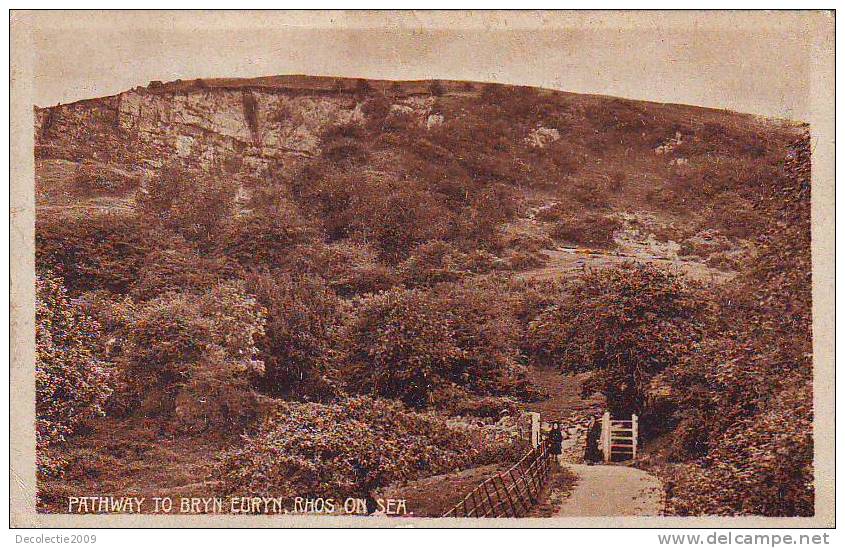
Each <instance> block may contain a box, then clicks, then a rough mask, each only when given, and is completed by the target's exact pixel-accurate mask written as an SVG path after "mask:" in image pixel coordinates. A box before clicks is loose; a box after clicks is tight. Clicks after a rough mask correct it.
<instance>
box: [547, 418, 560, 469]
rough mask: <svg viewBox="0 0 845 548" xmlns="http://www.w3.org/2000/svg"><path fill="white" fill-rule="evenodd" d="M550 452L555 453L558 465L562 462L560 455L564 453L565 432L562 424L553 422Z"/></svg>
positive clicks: (550, 435)
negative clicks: (563, 432)
mask: <svg viewBox="0 0 845 548" xmlns="http://www.w3.org/2000/svg"><path fill="white" fill-rule="evenodd" d="M548 440H549V452H550V453H551V454H552V455H554V458H555V463H556V465H558V464H560V455H561V453H563V434H562V433H561V431H560V424H559V423H554V424H552V429H551V431H550V432H549V437H548Z"/></svg>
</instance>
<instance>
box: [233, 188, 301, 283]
mask: <svg viewBox="0 0 845 548" xmlns="http://www.w3.org/2000/svg"><path fill="white" fill-rule="evenodd" d="M315 237H316V231H315V229H314V227H313V226H312V225H311V224H310V223H309V222H307V221H306V220H305V219H303V218H302V216H301V215H300V213H299V212H298V211H297V210H296V209H295V208H294V207H293V205H292V204H291V203H289V202H288V201H286V200H284V199H276V200H273V201H272V202H271V203H269V204H266V205H263V206H262V207H257V208H255V209H253V210H251V211H249V212H245V213H241V214H239V215H237V216H236V217H235V218H234V219H232V220H231V222H230V223H229V224H228V225H227V227H226V229H225V230H224V232H223V234H222V236H221V238H220V243H219V246H218V251H219V253H220V254H221V255H224V256H225V257H227V258H229V259H231V260H234V261H237V262H239V263H240V264H241V265H243V266H247V267H262V266H263V267H265V268H275V267H278V266H279V265H281V264H283V263H284V261H285V258H286V257H287V255H288V253H290V250H291V248H292V247H294V246H295V245H297V244H301V243H305V242H310V241H312V240H314V239H315Z"/></svg>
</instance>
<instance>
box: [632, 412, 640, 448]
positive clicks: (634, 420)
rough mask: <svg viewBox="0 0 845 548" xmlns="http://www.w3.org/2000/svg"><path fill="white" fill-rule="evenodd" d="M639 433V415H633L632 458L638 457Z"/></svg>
mask: <svg viewBox="0 0 845 548" xmlns="http://www.w3.org/2000/svg"><path fill="white" fill-rule="evenodd" d="M638 434H639V428H638V426H637V416H636V415H631V443H632V444H633V454H632V455H631V458H632V459H636V458H637V437H638V436H637V435H638Z"/></svg>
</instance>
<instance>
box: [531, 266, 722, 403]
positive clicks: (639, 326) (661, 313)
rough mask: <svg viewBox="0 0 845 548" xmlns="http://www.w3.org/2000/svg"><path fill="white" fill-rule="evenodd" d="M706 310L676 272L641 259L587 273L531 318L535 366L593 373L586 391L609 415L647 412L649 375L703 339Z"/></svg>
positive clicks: (676, 358)
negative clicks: (602, 400)
mask: <svg viewBox="0 0 845 548" xmlns="http://www.w3.org/2000/svg"><path fill="white" fill-rule="evenodd" d="M705 310H706V300H704V299H703V298H702V296H701V294H700V293H699V292H698V291H697V286H695V285H694V284H691V283H688V282H686V281H685V280H684V279H683V278H681V277H680V275H678V274H675V273H671V272H667V271H662V270H660V269H658V268H656V267H654V266H651V265H640V264H626V265H623V266H620V267H615V268H610V269H606V270H602V271H595V272H594V271H588V272H586V273H585V274H583V275H582V276H581V277H580V278H579V279H578V280H576V281H575V282H574V283H573V284H571V285H570V286H569V287H567V289H566V291H565V292H564V293H563V294H562V295H561V298H560V300H559V301H558V302H557V303H556V305H555V306H553V307H550V308H548V309H546V310H545V311H543V312H541V313H540V315H539V316H537V317H536V318H534V319H533V320H532V321H531V322H530V324H529V327H528V333H527V344H526V347H527V350H528V351H529V353H530V357H531V359H532V360H533V361H535V362H536V363H540V364H543V365H551V366H555V367H559V368H561V369H563V370H565V371H594V372H595V373H594V376H593V379H592V382H590V383H589V385H588V386H587V389H596V390H599V391H601V392H603V393H604V394H605V396H606V397H607V399H608V402H609V404H610V405H611V411H612V412H615V413H620V414H626V413H627V414H629V413H631V412H637V413H640V414H642V412H643V409H644V407H645V401H646V398H645V393H646V391H647V389H648V385H649V382H650V381H651V379H652V378H653V377H654V376H655V375H656V374H657V373H659V372H660V371H662V370H664V369H666V368H667V367H670V366H672V365H674V364H675V363H677V362H678V360H680V359H681V357H682V356H684V355H686V353H687V352H689V351H690V349H691V348H693V345H694V344H695V342H696V341H697V340H699V339H700V338H701V335H702V332H703V322H702V320H701V318H703V317H705V316H703V314H705Z"/></svg>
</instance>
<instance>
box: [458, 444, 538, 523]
mask: <svg viewBox="0 0 845 548" xmlns="http://www.w3.org/2000/svg"><path fill="white" fill-rule="evenodd" d="M554 458H555V456H554V455H552V454H551V453H550V452H549V443H548V442H547V441H545V440H544V441H543V442H542V443H540V444H539V445H538V446H537V447H534V448H532V449H531V450H529V451H528V452H527V453H526V454H525V456H523V457H522V458H521V459H519V462H517V463H516V464H514V465H513V466H511V467H510V468H509V469H508V470H507V471H505V472H501V473H499V474H496V475H494V476H491V477H489V478H487V479H486V480H484V481H483V482H482V483H481V485H479V486H478V487H476V488H475V489H473V490H472V491H470V492H469V494H468V495H467V496H465V497H464V498H463V500H461V502H459V503H458V504H456V505H455V507H454V508H452V509H451V510H449V511H448V512H446V513H445V514H444V515H443V517H444V518H449V517H452V518H515V517H520V516H525V515H527V514H528V511H529V510H530V509H531V507H532V506H533V505H535V504H537V501H538V497H539V496H540V491H541V490H542V488H543V485H544V484H545V483H546V480H547V479H548V477H549V473H550V472H551V469H552V461H553V459H554Z"/></svg>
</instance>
